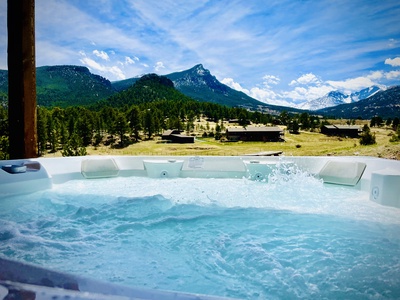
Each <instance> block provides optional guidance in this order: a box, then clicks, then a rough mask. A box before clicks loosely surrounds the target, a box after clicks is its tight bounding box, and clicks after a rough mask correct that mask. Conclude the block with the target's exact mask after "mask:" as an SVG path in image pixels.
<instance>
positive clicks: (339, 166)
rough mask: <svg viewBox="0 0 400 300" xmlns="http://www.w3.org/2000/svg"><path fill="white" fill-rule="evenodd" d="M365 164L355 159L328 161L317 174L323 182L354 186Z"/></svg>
mask: <svg viewBox="0 0 400 300" xmlns="http://www.w3.org/2000/svg"><path fill="white" fill-rule="evenodd" d="M366 166H367V165H366V164H365V163H362V162H357V161H334V160H330V161H328V162H327V163H326V164H325V165H324V166H323V167H322V169H321V171H320V172H319V174H318V177H319V178H322V180H323V181H324V182H325V183H333V184H341V185H350V186H355V185H356V184H357V183H358V181H359V180H360V178H361V176H362V174H363V173H364V170H365V168H366Z"/></svg>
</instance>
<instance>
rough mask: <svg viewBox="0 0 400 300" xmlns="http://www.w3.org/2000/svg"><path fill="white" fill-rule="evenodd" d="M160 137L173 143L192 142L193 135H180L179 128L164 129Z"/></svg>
mask: <svg viewBox="0 0 400 300" xmlns="http://www.w3.org/2000/svg"><path fill="white" fill-rule="evenodd" d="M161 139H162V140H164V141H168V142H170V143H175V144H193V143H194V136H187V135H181V132H180V131H179V130H176V129H174V130H166V131H164V132H163V134H162V136H161Z"/></svg>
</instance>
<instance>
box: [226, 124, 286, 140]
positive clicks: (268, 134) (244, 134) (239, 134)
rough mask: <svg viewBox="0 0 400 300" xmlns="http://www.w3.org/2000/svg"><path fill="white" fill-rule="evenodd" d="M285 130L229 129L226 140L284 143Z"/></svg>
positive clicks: (273, 127) (275, 128)
mask: <svg viewBox="0 0 400 300" xmlns="http://www.w3.org/2000/svg"><path fill="white" fill-rule="evenodd" d="M283 136H284V133H283V130H282V129H281V128H279V127H277V126H270V127H246V128H243V127H238V128H232V127H231V128H228V129H227V130H226V138H227V139H228V140H229V141H232V142H234V141H260V142H280V141H284V139H283Z"/></svg>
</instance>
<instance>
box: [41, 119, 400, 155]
mask: <svg viewBox="0 0 400 300" xmlns="http://www.w3.org/2000/svg"><path fill="white" fill-rule="evenodd" d="M210 125H211V128H212V126H213V124H210ZM214 125H215V124H214ZM196 127H197V128H199V126H196ZM371 132H372V133H374V134H375V137H376V144H375V145H369V146H362V145H360V142H359V139H358V138H341V137H330V136H326V135H323V134H321V133H317V132H309V131H300V134H291V133H289V132H288V131H286V130H285V136H284V139H285V141H284V142H222V141H217V140H215V139H214V138H202V137H200V136H201V132H199V131H197V132H196V134H197V137H196V140H195V143H194V144H171V143H164V142H162V141H161V137H156V138H154V139H153V140H149V141H141V142H139V143H135V144H131V145H129V146H128V147H125V148H117V147H111V146H99V147H93V146H90V147H87V148H86V150H87V154H88V155H145V156H147V155H157V156H173V155H189V156H195V155H199V156H204V155H220V156H236V155H246V154H253V153H259V152H268V151H282V155H284V156H326V155H329V156H374V157H382V158H388V159H396V160H400V143H391V142H390V141H389V140H390V138H391V135H392V134H393V133H394V132H393V130H391V129H390V128H375V127H373V128H371ZM54 156H61V153H60V151H59V152H57V153H51V154H46V155H45V157H54Z"/></svg>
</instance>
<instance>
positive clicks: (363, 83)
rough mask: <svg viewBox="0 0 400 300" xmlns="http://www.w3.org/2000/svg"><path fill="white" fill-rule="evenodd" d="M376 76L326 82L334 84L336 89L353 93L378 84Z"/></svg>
mask: <svg viewBox="0 0 400 300" xmlns="http://www.w3.org/2000/svg"><path fill="white" fill-rule="evenodd" d="M374 79H376V78H374V77H372V78H370V77H368V76H365V77H356V78H349V79H346V80H343V81H334V80H328V81H327V82H326V83H327V84H329V85H330V86H332V87H333V88H334V89H335V90H340V91H344V92H345V93H351V92H354V91H359V90H362V89H364V88H366V87H370V86H373V85H377V83H376V82H375V81H374Z"/></svg>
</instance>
